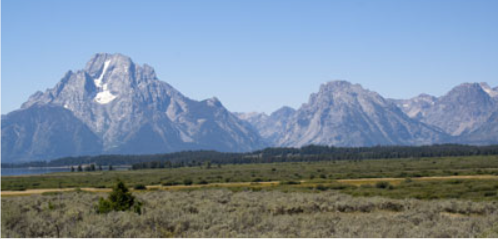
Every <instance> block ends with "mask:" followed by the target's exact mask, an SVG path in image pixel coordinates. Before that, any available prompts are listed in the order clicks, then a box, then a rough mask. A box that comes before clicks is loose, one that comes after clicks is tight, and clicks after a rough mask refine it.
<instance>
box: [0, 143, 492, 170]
mask: <svg viewBox="0 0 498 239" xmlns="http://www.w3.org/2000/svg"><path fill="white" fill-rule="evenodd" d="M477 155H498V145H491V146H468V145H457V144H443V145H431V146H374V147H333V146H317V145H310V146H305V147H302V148H266V149H263V150H258V151H254V152H250V153H222V152H216V151H183V152H177V153H169V154H154V155H100V156H82V157H67V158H61V159H56V160H52V161H49V162H33V163H24V164H2V167H37V166H38V167H43V166H50V167H56V166H68V165H82V164H84V165H91V164H97V165H101V166H110V165H132V168H133V169H142V168H175V167H194V166H200V167H203V165H204V164H206V162H209V163H210V164H213V165H222V164H242V163H244V164H245V163H275V162H314V161H326V160H364V159H390V158H422V157H454V156H477Z"/></svg>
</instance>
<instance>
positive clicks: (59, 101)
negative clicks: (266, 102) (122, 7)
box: [2, 54, 265, 162]
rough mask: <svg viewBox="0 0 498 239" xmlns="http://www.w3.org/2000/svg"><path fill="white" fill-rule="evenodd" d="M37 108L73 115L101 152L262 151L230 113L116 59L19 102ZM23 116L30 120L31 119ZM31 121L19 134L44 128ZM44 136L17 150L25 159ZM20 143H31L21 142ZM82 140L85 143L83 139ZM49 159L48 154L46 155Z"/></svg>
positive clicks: (92, 64) (108, 57)
mask: <svg viewBox="0 0 498 239" xmlns="http://www.w3.org/2000/svg"><path fill="white" fill-rule="evenodd" d="M34 106H51V107H53V108H57V110H58V111H56V112H51V114H52V115H51V116H50V117H54V118H57V116H56V115H57V114H59V111H61V112H62V111H63V112H70V113H72V115H74V117H75V118H76V119H77V120H79V121H80V122H81V124H83V125H84V126H86V127H87V130H88V131H89V132H90V133H91V134H92V135H94V136H95V138H94V139H92V140H93V141H96V142H97V141H98V142H99V144H101V146H102V147H101V148H102V150H101V151H100V152H99V153H126V154H128V153H129V154H143V153H164V152H172V151H180V150H193V149H212V150H219V151H235V152H239V151H251V150H255V149H259V148H262V147H264V146H265V145H264V143H263V141H262V140H261V139H260V137H259V135H258V133H257V132H255V131H254V130H253V129H252V127H250V126H248V125H247V123H245V122H243V121H241V120H240V119H238V118H237V117H236V116H234V115H233V114H232V113H230V112H228V111H227V110H226V109H225V108H224V107H223V105H222V104H221V103H220V102H219V101H218V100H217V99H216V98H212V99H207V100H204V101H195V100H192V99H189V98H187V97H185V96H183V95H182V94H181V93H180V92H178V91H177V90H175V89H174V88H173V87H171V86H170V85H169V84H167V83H165V82H162V81H160V80H158V78H157V77H156V74H155V72H154V69H152V68H151V67H150V66H147V65H144V66H139V65H136V64H135V63H134V62H133V61H132V60H131V59H130V58H129V57H126V56H123V55H120V54H97V55H95V56H94V57H93V58H92V59H91V60H90V61H89V62H88V63H87V65H86V67H85V69H83V70H81V71H77V72H71V71H69V72H68V73H66V74H65V75H64V77H63V78H62V80H61V81H60V82H59V83H58V84H57V85H56V86H55V87H54V88H52V89H49V90H47V91H45V92H43V93H42V92H37V93H35V94H34V95H32V96H31V97H30V98H29V100H28V101H27V102H26V103H24V104H23V105H22V111H23V112H30V111H31V110H32V108H33V107H34ZM14 113H15V112H12V113H10V114H9V115H7V118H10V119H11V120H9V121H5V122H2V141H4V140H5V141H6V142H10V141H12V138H11V134H5V136H4V128H5V129H10V128H12V127H11V126H12V124H16V123H18V122H17V120H16V119H17V118H14V117H13V116H12V114H14ZM40 114H42V113H40ZM54 114H55V115H54ZM26 117H28V118H30V117H31V114H26ZM40 117H42V116H40ZM47 117H48V116H47ZM31 122H32V123H31V124H29V125H28V124H25V125H24V128H25V129H24V130H26V131H29V130H30V129H31V128H37V127H38V128H40V127H43V125H40V124H39V123H38V122H37V121H31ZM28 126H29V127H28ZM53 130H54V129H53V128H48V129H45V131H44V135H49V134H52V133H53ZM63 132H64V131H63V130H61V133H63ZM27 135H30V134H27ZM27 135H19V136H18V137H27ZM47 137H48V136H47ZM45 138H46V137H40V138H39V140H40V141H35V140H36V139H33V143H32V144H23V145H24V146H23V147H21V146H19V148H18V150H17V152H18V154H23V152H24V153H25V154H26V156H25V158H30V155H32V154H30V153H28V152H31V151H33V150H34V149H33V148H32V147H35V145H38V146H36V147H46V150H49V148H52V147H54V145H53V144H52V143H51V142H45V141H43V139H45ZM25 140H28V139H22V140H21V141H25ZM81 140H82V141H83V142H84V144H90V142H87V138H82V139H81ZM3 148H4V144H3V143H2V149H3ZM73 153H74V154H80V152H76V151H75V152H73ZM18 154H16V155H14V154H10V153H9V151H5V153H4V151H3V150H2V161H3V162H7V161H12V160H15V158H14V157H19V155H18ZM23 157H24V156H23ZM47 158H50V157H49V156H48V155H47Z"/></svg>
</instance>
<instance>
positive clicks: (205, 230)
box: [2, 189, 498, 237]
mask: <svg viewBox="0 0 498 239" xmlns="http://www.w3.org/2000/svg"><path fill="white" fill-rule="evenodd" d="M135 195H136V196H137V198H138V200H140V201H141V202H143V204H144V206H143V212H142V215H138V214H136V213H133V212H111V213H109V214H97V213H96V211H95V204H96V202H97V201H98V197H99V196H105V194H102V193H87V192H80V193H76V192H69V193H68V192H66V193H59V194H53V195H31V196H26V197H4V198H2V237H498V204H497V203H496V202H471V201H460V200H430V201H427V200H416V199H404V200H396V199H386V198H380V197H368V198H365V197H352V196H349V195H345V194H342V193H337V192H334V191H326V192H320V193H284V192H279V191H269V192H265V191H261V192H254V191H241V192H232V191H229V190H219V189H206V190H194V191H189V192H185V191H146V192H143V193H135Z"/></svg>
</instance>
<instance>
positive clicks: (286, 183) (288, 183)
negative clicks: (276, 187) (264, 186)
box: [280, 181, 301, 185]
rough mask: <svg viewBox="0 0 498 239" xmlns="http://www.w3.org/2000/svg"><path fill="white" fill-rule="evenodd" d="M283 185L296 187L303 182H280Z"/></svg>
mask: <svg viewBox="0 0 498 239" xmlns="http://www.w3.org/2000/svg"><path fill="white" fill-rule="evenodd" d="M280 184H282V185H296V184H301V182H296V181H285V182H280Z"/></svg>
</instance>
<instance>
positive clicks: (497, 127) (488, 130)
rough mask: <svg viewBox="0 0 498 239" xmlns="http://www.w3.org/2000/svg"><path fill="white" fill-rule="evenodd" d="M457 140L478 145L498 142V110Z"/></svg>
mask: <svg viewBox="0 0 498 239" xmlns="http://www.w3.org/2000/svg"><path fill="white" fill-rule="evenodd" d="M457 142H458V143H464V144H477V145H488V144H498V111H496V112H495V113H493V114H492V115H491V116H490V117H489V118H488V120H487V121H486V122H485V123H484V124H482V125H481V126H480V127H479V128H477V129H476V130H474V131H472V132H470V133H465V134H462V135H460V136H459V137H458V140H457Z"/></svg>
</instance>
